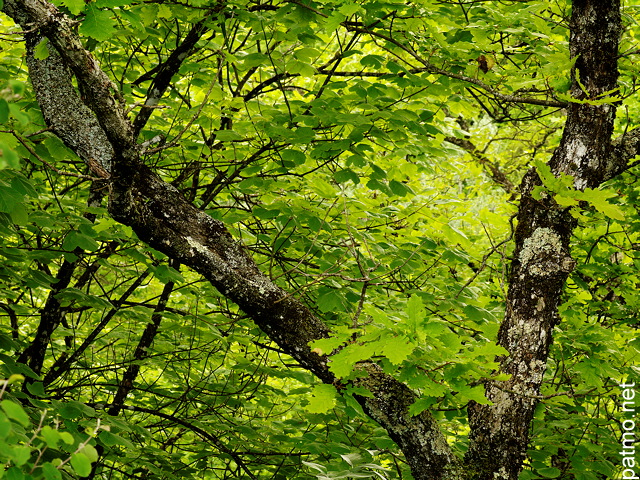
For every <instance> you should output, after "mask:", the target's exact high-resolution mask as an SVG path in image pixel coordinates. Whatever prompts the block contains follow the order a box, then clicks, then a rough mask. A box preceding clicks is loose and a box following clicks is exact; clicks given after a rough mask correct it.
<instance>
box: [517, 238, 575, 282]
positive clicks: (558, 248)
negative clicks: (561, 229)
mask: <svg viewBox="0 0 640 480" xmlns="http://www.w3.org/2000/svg"><path fill="white" fill-rule="evenodd" d="M519 260H520V265H521V268H523V269H528V271H529V273H531V274H532V275H537V276H545V275H552V274H554V273H558V272H567V273H568V272H570V271H571V270H573V267H574V265H575V262H574V260H573V259H572V258H571V256H570V255H569V253H568V252H566V251H565V250H564V247H563V246H562V239H561V238H560V235H559V234H558V233H556V232H554V231H553V230H552V229H551V228H548V227H540V228H537V229H535V230H534V232H533V234H532V235H531V236H530V237H529V238H527V239H525V241H524V243H523V245H522V249H521V250H520V254H519Z"/></svg>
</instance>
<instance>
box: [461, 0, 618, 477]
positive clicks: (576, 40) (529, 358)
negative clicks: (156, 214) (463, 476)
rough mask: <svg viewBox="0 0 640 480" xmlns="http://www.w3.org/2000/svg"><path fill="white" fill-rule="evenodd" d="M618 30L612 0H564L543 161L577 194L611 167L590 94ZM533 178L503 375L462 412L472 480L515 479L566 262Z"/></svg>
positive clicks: (612, 57)
mask: <svg viewBox="0 0 640 480" xmlns="http://www.w3.org/2000/svg"><path fill="white" fill-rule="evenodd" d="M620 33H621V20H620V2H619V1H618V0H607V1H602V0H576V1H574V2H573V11H572V17H571V38H570V49H571V56H572V58H576V57H577V59H576V63H575V69H574V72H573V84H572V90H571V94H572V96H573V97H574V99H575V102H572V103H571V104H570V106H569V108H568V115H567V121H566V125H565V129H564V132H563V137H562V141H561V143H560V145H559V146H558V148H557V149H556V151H555V153H554V155H553V157H552V158H551V160H550V162H549V166H550V167H551V170H552V172H553V173H554V174H556V175H560V174H568V175H572V176H573V178H574V186H575V188H577V189H580V190H581V189H584V188H585V187H594V186H597V185H600V184H601V183H602V182H603V181H604V180H606V179H607V178H610V175H611V172H612V171H613V170H614V168H613V165H612V164H611V160H612V158H611V154H610V152H611V136H612V133H613V122H614V118H615V107H614V105H613V104H612V103H605V104H601V105H597V104H596V102H594V103H589V100H595V99H602V97H603V95H604V96H606V95H608V94H610V93H611V92H612V90H614V89H615V88H616V82H617V78H618V69H617V63H616V59H617V55H618V38H619V36H620ZM540 184H541V181H540V178H539V177H538V174H537V173H536V171H535V170H531V171H530V172H529V173H528V174H527V175H526V176H525V178H524V180H523V182H522V185H521V191H522V200H521V203H520V208H519V212H518V225H517V228H516V235H515V239H516V246H515V251H514V254H513V255H514V257H513V260H512V264H511V272H510V277H509V293H508V296H507V308H506V315H505V319H504V321H503V323H502V325H501V326H500V331H499V333H498V343H499V344H500V345H501V346H503V347H504V348H506V349H507V351H508V352H509V355H508V356H505V357H503V358H501V359H500V371H501V373H506V374H509V375H510V376H511V377H510V379H509V380H507V381H504V382H491V383H489V384H487V386H486V394H487V398H489V399H490V400H491V401H492V402H493V404H492V405H478V404H474V405H472V406H471V407H470V409H469V422H470V426H471V434H470V447H469V451H468V453H467V458H466V461H467V464H468V465H469V466H470V468H471V469H473V470H475V472H476V476H475V477H473V478H477V479H479V480H490V479H491V480H496V479H505V480H507V479H508V480H516V479H517V478H518V474H519V472H520V470H521V468H522V462H523V460H524V459H525V455H526V451H527V446H528V443H529V430H530V424H531V420H532V418H533V413H534V409H535V407H536V405H537V403H538V401H539V395H540V386H541V384H542V378H543V376H544V372H545V368H546V363H547V358H548V356H549V347H550V345H551V340H552V334H553V327H554V326H555V325H556V324H557V323H558V321H559V318H558V313H557V307H558V303H559V302H560V299H561V295H562V291H563V287H564V284H565V281H566V279H567V276H568V275H569V273H570V272H571V270H572V269H573V268H574V264H575V262H574V260H573V259H572V257H571V255H570V248H569V244H570V238H571V234H572V232H573V229H574V228H575V227H576V221H575V219H574V218H573V217H572V216H571V214H570V212H569V211H568V209H563V208H561V207H559V206H558V205H557V204H556V202H555V201H554V200H553V198H552V197H551V196H549V195H543V197H542V198H541V199H539V200H538V199H535V198H534V197H533V195H532V194H533V189H534V187H535V186H537V185H540Z"/></svg>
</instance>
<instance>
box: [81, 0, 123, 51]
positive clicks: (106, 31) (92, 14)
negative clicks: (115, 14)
mask: <svg viewBox="0 0 640 480" xmlns="http://www.w3.org/2000/svg"><path fill="white" fill-rule="evenodd" d="M111 16H112V14H111V12H109V11H106V10H99V9H98V8H96V7H95V6H93V5H92V4H89V5H87V16H86V17H85V19H84V21H83V22H82V25H80V28H79V32H80V33H81V34H82V35H86V36H87V37H91V38H95V39H96V40H98V41H99V42H102V41H105V40H107V39H109V38H111V36H113V33H114V27H115V25H116V22H115V20H113V19H112V18H111Z"/></svg>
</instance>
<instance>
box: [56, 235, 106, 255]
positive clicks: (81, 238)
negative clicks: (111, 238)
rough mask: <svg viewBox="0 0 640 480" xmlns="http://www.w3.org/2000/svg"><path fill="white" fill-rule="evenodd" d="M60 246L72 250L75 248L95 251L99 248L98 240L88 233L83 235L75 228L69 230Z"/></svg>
mask: <svg viewBox="0 0 640 480" xmlns="http://www.w3.org/2000/svg"><path fill="white" fill-rule="evenodd" d="M62 248H64V249H65V250H67V251H73V250H75V249H76V248H81V249H82V250H87V251H89V252H95V251H96V250H98V248H100V245H98V242H96V241H95V240H94V239H93V238H91V237H90V236H88V235H84V234H82V233H80V232H79V231H77V230H71V231H70V232H69V234H68V235H67V236H66V238H65V239H64V242H63V243H62Z"/></svg>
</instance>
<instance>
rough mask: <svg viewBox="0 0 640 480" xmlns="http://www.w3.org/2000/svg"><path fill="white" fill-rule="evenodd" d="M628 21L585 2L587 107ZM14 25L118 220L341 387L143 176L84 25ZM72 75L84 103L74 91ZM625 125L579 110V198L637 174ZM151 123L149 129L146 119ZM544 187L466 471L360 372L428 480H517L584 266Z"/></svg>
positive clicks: (572, 151)
mask: <svg viewBox="0 0 640 480" xmlns="http://www.w3.org/2000/svg"><path fill="white" fill-rule="evenodd" d="M619 10H620V4H619V1H603V0H576V1H574V2H573V17H572V25H571V28H572V35H571V54H572V56H573V57H578V59H577V62H576V71H578V72H579V74H580V82H581V84H582V85H584V91H583V90H582V88H581V87H580V86H579V85H578V82H577V81H576V82H574V86H573V91H572V93H573V95H574V97H575V98H576V99H577V100H579V101H585V100H589V99H594V98H596V97H597V96H598V95H601V94H603V93H605V92H609V91H611V90H612V89H613V88H615V86H616V80H617V68H616V56H617V42H618V37H619V34H620V29H621V27H620V13H619ZM3 11H4V12H5V13H7V14H8V15H9V16H11V17H12V18H13V19H14V20H15V21H16V22H17V23H19V24H21V25H22V26H23V28H24V29H25V30H32V29H33V27H34V25H35V26H38V27H39V31H37V32H35V33H34V35H44V36H46V37H47V38H48V39H49V43H50V45H51V46H53V49H52V51H51V54H50V56H49V58H48V59H46V60H43V61H38V60H35V59H33V58H32V57H33V56H32V54H31V53H29V54H28V57H29V60H28V65H29V68H30V74H31V77H32V83H33V86H34V89H35V91H36V95H37V97H38V101H39V103H40V106H41V109H42V111H43V115H44V118H45V119H46V121H47V122H48V124H49V125H50V126H51V128H52V130H53V131H54V132H55V133H56V134H57V135H58V136H59V137H60V138H61V139H62V140H63V141H64V142H65V143H66V144H67V145H69V146H70V147H71V148H72V149H73V150H74V151H75V152H76V153H77V154H78V155H79V156H80V157H81V158H82V159H83V160H84V161H85V162H86V163H87V165H89V167H90V168H92V170H93V172H94V173H96V174H97V175H99V176H102V177H105V178H106V177H109V193H110V203H109V211H110V213H111V215H112V216H113V218H115V219H116V220H118V221H120V222H122V223H124V224H126V225H130V226H131V227H132V228H133V229H134V231H135V232H136V234H137V235H138V237H139V238H140V239H141V240H143V241H145V242H147V243H148V244H149V245H150V246H151V247H153V248H155V249H157V250H159V251H162V252H163V253H165V254H166V255H168V256H169V257H171V258H172V259H173V260H174V261H176V262H179V263H181V264H183V265H186V266H188V267H190V268H192V269H193V270H195V271H197V272H199V273H201V274H202V275H203V276H204V277H205V278H207V279H208V280H209V281H210V282H211V284H212V285H214V286H215V287H216V288H217V289H219V290H220V292H221V293H222V294H223V295H225V296H227V297H228V298H229V299H231V300H233V301H234V302H236V303H237V304H238V306H239V307H240V308H241V309H242V310H243V311H244V312H245V313H247V314H248V315H250V316H251V318H253V320H254V321H255V322H256V324H257V325H259V326H260V328H262V329H263V330H264V331H265V332H266V333H267V334H268V335H269V336H270V338H272V339H273V341H275V342H276V343H277V344H278V345H279V346H280V347H281V348H282V349H284V350H285V351H286V352H288V353H289V354H290V355H291V356H292V357H294V358H295V359H296V360H297V361H298V362H299V363H300V364H301V365H302V366H304V367H305V368H307V369H308V370H309V371H311V372H313V373H314V374H315V375H317V376H318V377H319V378H320V379H322V381H324V382H327V383H333V384H336V385H337V386H338V387H340V386H341V385H340V384H339V383H338V382H337V381H336V379H335V378H334V376H333V375H332V374H331V372H330V371H329V369H328V367H327V362H328V360H327V358H326V357H324V356H318V355H317V354H315V353H314V352H312V351H311V350H310V348H309V346H308V343H309V342H310V341H312V340H315V339H319V338H323V337H326V336H327V335H329V333H330V332H329V329H328V328H327V327H326V325H325V324H324V323H323V322H322V321H321V320H320V319H318V318H317V317H316V316H314V315H313V313H312V312H311V311H310V310H309V308H307V307H306V306H305V305H303V304H302V303H301V302H300V301H299V300H297V299H296V298H294V297H293V296H291V295H290V294H288V293H287V292H285V291H284V290H282V289H281V288H280V287H278V286H277V285H275V284H274V283H273V282H272V281H271V280H270V279H269V278H268V277H266V276H265V275H264V274H262V273H261V272H260V271H259V269H258V268H257V266H256V264H255V263H254V261H253V260H252V259H251V257H250V256H249V255H248V253H247V252H246V250H245V249H244V248H243V247H242V245H241V244H239V243H238V242H236V241H235V240H234V239H233V238H232V237H231V235H230V234H229V232H228V230H227V229H226V228H225V226H224V225H223V224H222V223H221V222H219V221H217V220H214V219H212V218H211V217H209V216H207V215H206V214H205V213H203V212H202V211H200V210H198V209H197V208H195V207H194V206H193V205H192V204H190V203H189V202H187V201H186V200H185V199H184V198H183V197H182V195H181V194H180V193H179V192H178V191H177V190H176V189H175V188H174V187H172V186H171V185H169V184H167V183H166V182H164V181H163V180H162V179H161V178H160V177H159V176H158V175H156V174H155V173H154V172H153V171H151V169H149V168H148V167H146V166H145V165H144V164H142V162H141V161H140V158H139V147H138V146H137V145H136V142H135V133H134V131H135V130H134V128H133V127H132V125H131V124H130V122H129V121H128V119H127V118H126V115H125V113H124V109H123V108H122V105H121V104H120V103H119V101H118V99H117V93H116V92H115V91H114V88H113V85H112V83H111V81H110V80H109V78H108V77H107V75H106V74H105V73H104V72H103V71H102V70H100V67H99V65H98V63H97V61H96V60H95V59H94V58H93V57H92V56H91V54H90V53H89V52H87V51H86V50H84V48H83V47H82V45H81V43H80V40H79V39H78V37H77V35H76V34H75V33H74V31H73V28H72V23H71V22H70V21H69V20H68V19H67V18H66V17H65V16H64V15H62V14H61V13H60V12H59V11H58V10H57V9H56V7H55V6H53V5H51V4H49V3H48V2H46V1H45V0H5V2H4V6H3ZM198 34H201V31H197V32H195V35H196V36H197V35H198ZM34 38H35V37H34ZM34 41H35V40H34ZM31 45H34V44H33V43H32V44H31ZM70 71H71V72H73V74H74V75H75V77H76V79H77V81H78V85H79V86H80V88H81V90H82V92H83V98H82V99H81V98H80V95H79V94H78V93H77V92H76V91H75V89H74V88H73V86H72V84H71V80H70V78H69V77H70V75H69V72H70ZM163 85H164V84H163ZM151 93H152V96H153V92H151ZM84 105H86V106H87V107H88V108H86V107H85V106H84ZM614 114H615V105H614V104H602V105H594V104H589V103H588V102H585V103H577V102H576V103H571V104H570V105H569V107H568V117H567V124H566V128H565V130H564V136H563V139H562V143H561V145H560V146H559V147H558V149H557V151H556V153H555V154H554V156H553V158H552V159H551V161H550V166H551V167H552V170H553V171H554V173H556V174H559V173H567V174H571V175H573V176H574V177H575V186H576V187H577V188H585V187H593V186H597V185H599V184H600V183H602V182H603V181H605V180H607V179H609V178H611V177H612V176H615V175H617V174H619V173H621V172H622V171H624V170H625V169H626V168H628V166H627V160H628V159H630V158H632V157H633V156H635V155H636V154H637V153H638V152H640V132H638V131H637V130H633V131H631V132H628V133H627V134H625V135H624V136H623V137H621V138H619V139H618V140H616V141H615V142H611V134H612V131H613V130H612V129H613V120H614ZM141 118H142V117H141ZM139 123H140V124H141V125H140V126H142V125H143V124H144V122H143V120H142V119H141V120H140V121H139ZM104 172H107V173H106V174H105V173H104ZM539 183H540V180H539V178H538V176H537V174H536V173H535V172H533V171H532V172H530V173H529V174H527V175H526V177H525V179H524V181H523V184H522V203H521V207H520V211H519V216H518V227H517V231H516V249H515V258H514V260H513V265H512V268H511V276H510V289H509V294H508V305H507V314H506V317H505V319H504V321H503V324H502V326H501V328H500V331H499V339H498V341H499V343H500V344H501V345H502V346H504V347H505V348H506V349H507V350H508V351H509V356H507V357H505V358H502V359H501V371H502V372H503V373H507V374H510V375H511V378H510V380H508V381H506V382H494V383H490V384H488V385H487V396H488V397H489V398H490V399H491V400H492V401H493V405H473V406H471V407H470V410H469V418H470V426H471V432H470V447H469V451H468V454H467V456H466V459H465V465H464V470H463V469H462V468H461V466H460V462H459V460H457V459H456V458H455V457H454V455H453V454H452V452H451V449H450V447H449V445H448V444H447V442H446V440H445V438H444V436H443V434H442V432H441V431H440V429H439V428H438V425H437V423H436V421H435V419H434V418H433V416H432V415H431V414H430V413H429V412H423V413H422V414H420V415H418V416H415V417H411V416H409V414H408V407H409V406H410V405H411V404H412V403H413V402H414V401H415V399H416V396H415V394H414V393H413V392H412V391H411V390H410V389H409V388H408V387H407V386H405V385H404V384H402V383H400V382H398V381H397V380H395V379H394V378H393V377H391V376H389V375H386V374H384V373H383V372H381V371H380V369H379V367H378V366H377V365H375V364H373V363H370V364H365V365H362V366H361V368H362V369H363V370H366V371H367V372H368V374H369V375H368V376H367V377H365V378H363V379H360V380H358V381H357V382H358V384H359V385H361V386H365V387H367V388H368V389H369V390H370V391H371V392H372V393H373V396H372V397H371V398H360V399H359V400H360V402H361V404H362V405H363V407H364V409H365V411H366V412H367V413H368V414H369V415H370V416H371V417H372V418H373V419H375V420H376V421H377V422H379V423H380V424H381V425H382V426H383V427H384V428H386V430H387V431H388V432H389V435H390V436H391V437H392V438H393V439H394V440H395V441H396V442H397V443H398V444H399V446H400V447H401V448H402V450H403V451H404V453H405V456H406V458H407V461H408V462H409V464H410V466H411V468H412V471H413V475H414V478H416V479H417V480H444V479H447V480H452V479H457V480H459V479H475V480H478V479H481V480H489V479H491V480H496V479H503V480H507V479H508V480H515V479H517V477H518V473H519V471H520V469H521V467H522V460H523V459H524V456H525V453H526V448H527V444H528V431H529V427H530V422H531V418H532V415H533V411H534V408H535V405H536V402H537V398H538V395H539V390H540V385H541V382H542V377H543V374H544V370H545V366H546V361H547V356H548V352H549V346H550V344H551V340H552V330H553V327H554V325H555V324H556V323H557V321H558V317H557V305H558V302H559V299H560V295H561V292H562V289H563V286H564V283H565V280H566V278H567V275H568V274H569V272H570V271H571V270H572V268H573V265H574V262H573V260H572V258H571V256H570V252H569V239H570V235H571V232H572V230H573V228H574V227H575V222H574V220H573V218H572V217H571V215H569V213H568V212H567V211H564V210H562V209H559V208H558V207H557V205H555V204H554V202H553V200H552V199H551V198H545V199H542V200H541V201H538V200H535V199H533V197H532V189H533V187H534V186H535V185H538V184H539ZM66 366H67V367H68V364H67V365H66ZM57 371H59V369H57V370H55V371H54V373H53V376H52V377H50V378H48V379H47V380H48V381H51V380H52V378H54V377H55V372H57Z"/></svg>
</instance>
